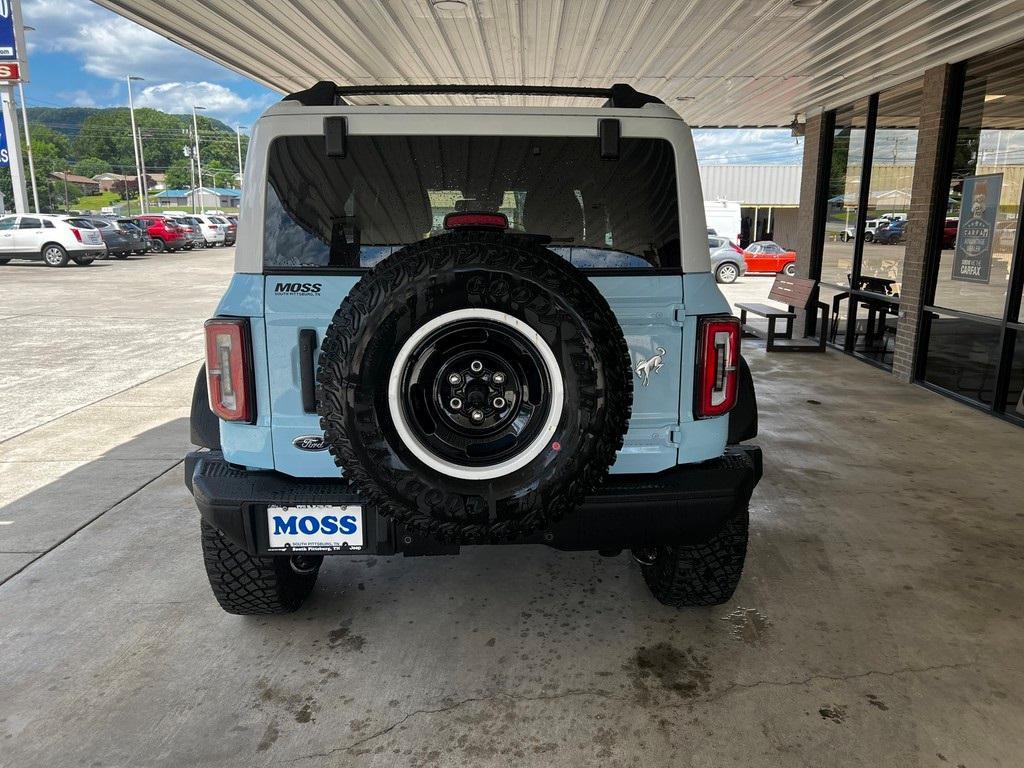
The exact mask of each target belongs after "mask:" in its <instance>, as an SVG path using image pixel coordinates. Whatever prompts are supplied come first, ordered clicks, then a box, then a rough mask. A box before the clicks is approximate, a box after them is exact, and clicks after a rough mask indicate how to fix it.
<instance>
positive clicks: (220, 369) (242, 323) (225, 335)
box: [206, 317, 253, 422]
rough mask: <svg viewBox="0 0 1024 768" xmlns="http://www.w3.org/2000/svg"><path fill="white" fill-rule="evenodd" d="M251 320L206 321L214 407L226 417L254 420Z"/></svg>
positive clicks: (229, 419) (227, 418)
mask: <svg viewBox="0 0 1024 768" xmlns="http://www.w3.org/2000/svg"><path fill="white" fill-rule="evenodd" d="M249 350H250V346H249V322H248V321H247V320H245V319H244V318H231V317H215V318H213V319H212V320H207V321H206V377H207V388H208V389H209V393H210V409H211V410H212V411H213V412H214V413H215V414H217V415H218V416H219V417H220V418H222V419H224V420H225V421H248V422H251V421H252V416H253V413H252V394H251V393H252V388H251V384H252V378H251V376H252V364H251V357H250V354H249Z"/></svg>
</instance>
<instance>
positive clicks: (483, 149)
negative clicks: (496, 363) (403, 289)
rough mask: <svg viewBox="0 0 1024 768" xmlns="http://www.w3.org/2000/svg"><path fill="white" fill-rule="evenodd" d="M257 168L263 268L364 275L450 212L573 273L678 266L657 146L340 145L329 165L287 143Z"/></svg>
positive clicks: (542, 141) (667, 164) (669, 182)
mask: <svg viewBox="0 0 1024 768" xmlns="http://www.w3.org/2000/svg"><path fill="white" fill-rule="evenodd" d="M268 159H269V162H268V174H267V189H266V215H265V217H264V218H265V222H264V227H265V229H264V237H263V241H264V249H263V254H264V257H263V258H264V266H265V267H267V268H288V269H294V268H300V267H310V268H314V267H319V268H331V267H337V268H350V269H351V268H356V267H370V266H373V264H375V263H376V262H378V261H380V260H381V259H382V258H384V257H386V256H388V255H390V254H391V253H393V252H394V251H396V250H397V249H399V248H401V247H402V246H404V245H406V244H408V243H413V242H416V241H418V240H422V239H423V238H425V237H431V236H434V235H438V234H441V233H443V232H444V228H443V226H444V217H445V216H446V215H447V214H449V213H452V212H454V211H489V212H500V213H503V214H505V216H506V217H507V218H508V221H509V230H510V231H513V232H525V233H530V234H537V235H546V236H548V237H550V238H551V242H550V244H549V245H548V247H549V248H551V249H552V250H553V251H555V252H556V253H558V254H559V255H561V256H562V257H563V258H565V259H567V260H568V261H570V262H571V263H573V264H574V265H576V266H578V267H581V268H591V269H608V268H611V269H648V268H674V267H678V266H679V217H678V202H677V195H676V174H675V157H674V155H673V152H672V145H671V144H670V143H669V142H668V141H666V140H664V139H637V138H623V139H622V140H621V149H620V156H619V158H618V159H616V160H607V159H601V156H600V150H599V145H598V140H597V138H596V137H593V138H591V137H543V138H531V137H520V136H349V137H348V145H347V154H346V157H344V158H338V157H328V156H327V154H326V152H325V150H324V138H323V136H290V137H285V138H279V139H276V140H275V141H274V142H273V143H272V144H271V147H270V153H269V158H268Z"/></svg>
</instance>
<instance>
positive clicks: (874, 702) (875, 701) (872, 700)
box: [865, 693, 889, 712]
mask: <svg viewBox="0 0 1024 768" xmlns="http://www.w3.org/2000/svg"><path fill="white" fill-rule="evenodd" d="M865 698H866V699H867V700H868V704H870V705H871V706H872V707H877V708H878V709H880V710H882V711H883V712H888V711H889V705H888V704H886V703H885V702H884V701H882V700H881V699H880V698H878V697H877V696H876V695H875V694H873V693H869V694H866V695H865Z"/></svg>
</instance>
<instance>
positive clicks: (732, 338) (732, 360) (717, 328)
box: [694, 317, 740, 419]
mask: <svg viewBox="0 0 1024 768" xmlns="http://www.w3.org/2000/svg"><path fill="white" fill-rule="evenodd" d="M697 327H698V334H697V376H696V381H697V394H696V401H695V403H694V411H695V413H694V415H695V416H696V417H697V418H698V419H708V418H711V417H712V416H721V415H722V414H723V413H727V412H728V411H729V409H731V408H732V407H733V405H735V404H736V389H737V373H736V371H737V369H738V366H739V358H740V321H739V320H738V319H736V318H735V317H702V318H700V320H699V322H698V326H697Z"/></svg>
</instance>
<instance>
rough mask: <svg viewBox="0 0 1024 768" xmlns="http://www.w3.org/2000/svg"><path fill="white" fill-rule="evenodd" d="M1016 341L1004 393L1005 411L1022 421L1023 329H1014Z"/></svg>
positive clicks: (1023, 415)
mask: <svg viewBox="0 0 1024 768" xmlns="http://www.w3.org/2000/svg"><path fill="white" fill-rule="evenodd" d="M1015 333H1016V339H1017V342H1016V344H1015V346H1014V350H1013V364H1012V365H1011V367H1010V388H1009V391H1008V392H1007V394H1006V413H1008V414H1010V415H1011V416H1013V417H1014V418H1017V419H1020V420H1021V421H1024V331H1016V332H1015Z"/></svg>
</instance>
